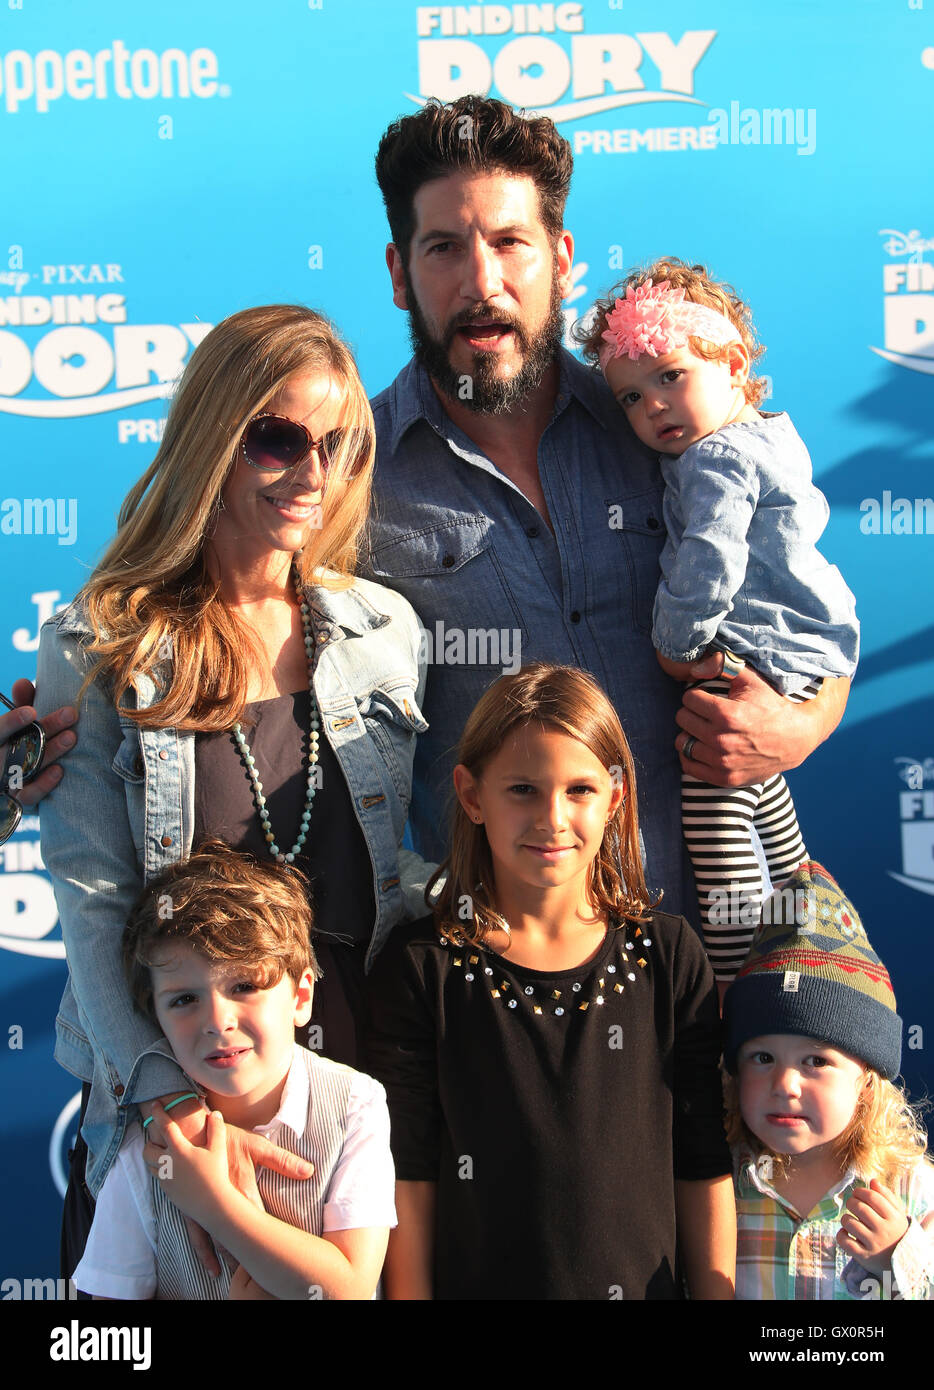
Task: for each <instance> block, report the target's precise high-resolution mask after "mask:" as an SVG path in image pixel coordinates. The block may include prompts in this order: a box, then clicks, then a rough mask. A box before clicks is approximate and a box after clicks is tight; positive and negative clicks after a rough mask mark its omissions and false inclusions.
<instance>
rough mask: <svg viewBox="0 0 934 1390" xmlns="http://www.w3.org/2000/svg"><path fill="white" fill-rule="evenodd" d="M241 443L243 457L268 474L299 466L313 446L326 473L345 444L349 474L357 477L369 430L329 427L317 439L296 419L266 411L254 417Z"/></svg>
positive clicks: (362, 462) (361, 464)
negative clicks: (348, 461) (325, 432)
mask: <svg viewBox="0 0 934 1390" xmlns="http://www.w3.org/2000/svg"><path fill="white" fill-rule="evenodd" d="M345 441H346V442H345ZM240 443H241V447H242V449H243V457H244V458H245V459H246V461H247V463H248V464H249V465H250V467H251V468H258V469H260V470H261V471H263V472H266V473H281V472H283V471H284V470H285V469H287V468H297V467H298V465H299V464H300V463H304V462H305V460H306V459H307V457H308V455H309V454H310V453H311V451H312V449H314V450H315V451H316V453H317V455H318V461H319V463H320V464H321V471H322V473H324V474H325V475H327V474H328V473H329V472H330V470H331V468H332V467H333V466H334V464H335V462H336V461H337V457H338V454H339V452H340V449H341V446H342V445H344V446H345V448H346V457H347V458H348V459H349V460H350V465H349V468H348V474H347V475H348V477H351V478H354V477H356V475H357V474H358V473H359V472H360V471H361V469H362V468H363V465H364V462H365V460H366V452H367V449H366V446H367V433H366V430H361V429H350V430H345V429H336V430H328V432H327V434H323V435H322V436H321V438H320V439H315V438H314V437H313V436H312V434H311V433H310V431H309V430H307V429H306V428H305V426H304V425H300V424H299V423H298V421H297V420H290V419H288V417H287V416H285V415H271V414H268V413H263V414H261V415H254V416H253V419H252V420H251V421H250V423H249V424H248V425H247V427H246V429H245V430H244V431H243V438H242V440H241V441H240Z"/></svg>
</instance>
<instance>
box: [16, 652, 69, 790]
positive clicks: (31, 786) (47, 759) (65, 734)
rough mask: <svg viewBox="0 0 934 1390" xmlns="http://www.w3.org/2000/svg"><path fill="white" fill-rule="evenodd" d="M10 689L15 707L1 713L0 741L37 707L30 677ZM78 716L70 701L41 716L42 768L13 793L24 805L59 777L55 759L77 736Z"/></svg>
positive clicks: (29, 718)
mask: <svg viewBox="0 0 934 1390" xmlns="http://www.w3.org/2000/svg"><path fill="white" fill-rule="evenodd" d="M10 693H11V695H12V697H13V703H14V704H15V705H16V706H17V708H16V709H15V710H14V711H13V713H12V714H4V715H0V742H6V740H7V739H9V738H12V737H13V735H14V734H18V733H19V731H20V729H22V728H24V727H25V726H26V725H27V724H31V723H32V722H33V720H34V719H35V718H36V711H35V709H34V708H33V701H34V700H35V698H36V692H35V689H34V688H33V685H32V683H31V682H30V681H28V680H24V679H20V680H17V681H14V682H13V689H12V691H11V692H10ZM77 718H78V714H77V711H76V710H74V709H72V707H71V705H65V706H64V707H63V708H62V709H57V710H53V712H52V713H51V714H47V715H46V717H45V718H44V719H41V720H40V721H39V722H40V723H41V725H42V728H43V730H44V731H45V739H46V743H45V755H44V757H43V759H42V771H41V772H40V773H39V776H38V777H34V778H33V780H32V781H31V782H27V783H26V784H25V786H24V787H22V789H21V790H19V791H18V792H17V793H16V799H17V801H19V802H21V804H22V805H23V806H35V805H36V803H37V802H38V801H41V800H42V798H43V797H44V796H46V795H48V793H49V792H50V791H51V790H52V788H53V787H54V786H56V785H57V783H59V782H60V781H61V780H62V769H61V768H60V767H59V766H58V765H57V763H56V761H55V760H56V758H61V757H63V756H64V755H65V754H66V753H67V752H68V750H69V748H74V746H75V743H76V742H77V739H76V737H75V735H74V733H73V732H72V730H71V726H72V724H74V723H75V722H76V720H77Z"/></svg>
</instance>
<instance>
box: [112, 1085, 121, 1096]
mask: <svg viewBox="0 0 934 1390" xmlns="http://www.w3.org/2000/svg"><path fill="white" fill-rule="evenodd" d="M114 1095H115V1096H122V1095H123V1087H122V1086H115V1087H114Z"/></svg>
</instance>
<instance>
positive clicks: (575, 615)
mask: <svg viewBox="0 0 934 1390" xmlns="http://www.w3.org/2000/svg"><path fill="white" fill-rule="evenodd" d="M580 620H581V615H580V613H578V611H577V609H576V608H575V609H574V612H573V613H572V614H571V622H572V623H579V622H580Z"/></svg>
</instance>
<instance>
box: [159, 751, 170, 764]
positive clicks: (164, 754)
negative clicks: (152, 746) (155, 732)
mask: <svg viewBox="0 0 934 1390" xmlns="http://www.w3.org/2000/svg"><path fill="white" fill-rule="evenodd" d="M168 756H169V755H168V753H167V752H166V750H165V749H164V748H160V749H159V757H160V758H161V759H162V761H163V762H165V760H166V758H167V757H168Z"/></svg>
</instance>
